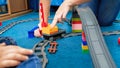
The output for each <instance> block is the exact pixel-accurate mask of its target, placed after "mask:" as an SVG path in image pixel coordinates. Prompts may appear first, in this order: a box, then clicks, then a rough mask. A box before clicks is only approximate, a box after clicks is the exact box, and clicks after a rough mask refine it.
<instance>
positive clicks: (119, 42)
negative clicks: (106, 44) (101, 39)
mask: <svg viewBox="0 0 120 68" xmlns="http://www.w3.org/2000/svg"><path fill="white" fill-rule="evenodd" d="M118 44H119V45H120V37H119V38H118Z"/></svg>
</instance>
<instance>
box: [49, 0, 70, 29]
mask: <svg viewBox="0 0 120 68" xmlns="http://www.w3.org/2000/svg"><path fill="white" fill-rule="evenodd" d="M71 8H72V6H71V5H70V3H69V2H67V1H66V0H65V1H64V2H63V3H62V4H61V5H60V7H59V8H58V10H57V11H56V14H55V16H54V19H53V22H52V24H51V25H50V26H51V28H53V27H54V26H55V25H56V24H57V22H62V21H63V20H65V19H66V15H67V13H68V12H69V10H70V9H71Z"/></svg>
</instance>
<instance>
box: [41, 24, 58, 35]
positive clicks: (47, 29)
mask: <svg viewBox="0 0 120 68" xmlns="http://www.w3.org/2000/svg"><path fill="white" fill-rule="evenodd" d="M57 32H58V27H57V26H55V27H54V28H53V29H51V27H50V25H48V26H47V27H42V33H43V34H49V35H51V34H54V33H57Z"/></svg>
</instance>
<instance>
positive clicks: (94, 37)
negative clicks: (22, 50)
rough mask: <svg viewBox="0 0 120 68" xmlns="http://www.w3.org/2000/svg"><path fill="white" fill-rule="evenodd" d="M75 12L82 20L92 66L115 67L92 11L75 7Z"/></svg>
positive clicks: (98, 67)
mask: <svg viewBox="0 0 120 68" xmlns="http://www.w3.org/2000/svg"><path fill="white" fill-rule="evenodd" d="M77 12H78V14H79V16H80V18H81V20H82V24H83V30H84V32H85V34H86V39H87V42H88V46H89V50H90V54H91V57H92V60H93V64H94V67H95V68H116V65H115V63H114V61H113V59H112V57H111V55H110V53H109V51H108V48H107V46H106V44H105V41H104V39H103V36H102V33H101V30H100V27H99V24H98V22H97V20H96V17H95V16H94V14H93V12H92V11H91V10H90V8H88V7H84V8H77Z"/></svg>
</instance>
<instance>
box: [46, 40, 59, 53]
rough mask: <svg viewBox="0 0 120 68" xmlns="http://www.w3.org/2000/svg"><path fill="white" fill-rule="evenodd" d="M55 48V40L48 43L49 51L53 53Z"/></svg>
mask: <svg viewBox="0 0 120 68" xmlns="http://www.w3.org/2000/svg"><path fill="white" fill-rule="evenodd" d="M56 50H57V42H55V41H53V42H51V43H50V48H49V49H48V51H49V53H55V52H56Z"/></svg>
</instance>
